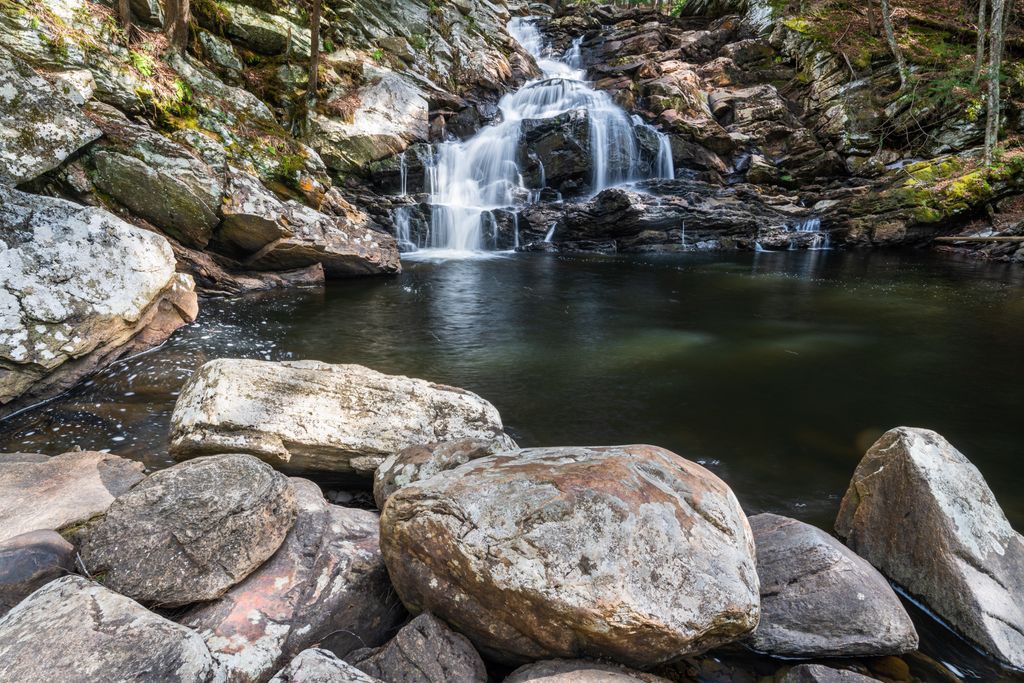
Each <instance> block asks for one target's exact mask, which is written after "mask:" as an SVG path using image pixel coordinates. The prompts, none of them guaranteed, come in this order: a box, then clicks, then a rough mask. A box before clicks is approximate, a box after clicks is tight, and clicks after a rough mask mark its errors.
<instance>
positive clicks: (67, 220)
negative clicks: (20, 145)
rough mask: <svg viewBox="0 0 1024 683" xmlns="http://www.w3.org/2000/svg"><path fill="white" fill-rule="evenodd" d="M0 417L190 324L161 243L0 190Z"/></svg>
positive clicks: (91, 214) (95, 212)
mask: <svg viewBox="0 0 1024 683" xmlns="http://www.w3.org/2000/svg"><path fill="white" fill-rule="evenodd" d="M0 273H3V277H2V278H0V417H3V416H4V415H5V414H8V413H10V412H13V411H14V410H16V409H17V408H19V407H21V406H23V405H25V404H26V403H27V402H29V401H31V400H38V399H42V398H47V397H50V396H53V395H55V394H57V393H59V392H60V391H63V390H64V389H66V388H68V387H69V386H70V385H71V384H73V383H74V382H75V381H77V380H78V379H80V378H81V377H82V376H84V375H86V374H88V373H90V372H92V371H94V370H96V369H97V368H100V367H103V366H105V365H107V364H109V363H111V362H113V361H114V360H116V359H117V358H119V357H121V356H123V355H125V354H127V353H130V352H132V351H141V350H143V349H145V348H149V347H150V346H154V345H156V344H159V343H162V342H163V341H164V340H166V339H167V337H168V336H170V334H171V332H173V331H174V330H175V329H177V328H178V327H180V326H181V325H184V324H185V323H186V322H191V321H192V320H194V319H195V316H196V313H197V300H196V295H195V292H194V291H193V290H194V283H193V281H192V278H191V277H189V276H188V275H180V274H178V273H176V272H175V261H174V254H173V253H172V251H171V247H170V245H169V244H168V243H167V240H166V239H164V238H163V237H162V236H160V235H158V234H156V233H152V232H148V231H145V230H140V229H138V228H135V227H133V226H131V225H129V224H127V223H125V222H124V221H122V220H121V219H119V218H117V217H116V216H114V215H113V214H111V213H108V212H106V211H104V210H102V209H97V208H93V207H84V206H78V205H76V204H72V203H71V202H68V201H64V200H62V199H54V198H51V197H41V196H36V195H30V194H26V193H23V192H18V191H16V190H10V189H7V188H3V187H0Z"/></svg>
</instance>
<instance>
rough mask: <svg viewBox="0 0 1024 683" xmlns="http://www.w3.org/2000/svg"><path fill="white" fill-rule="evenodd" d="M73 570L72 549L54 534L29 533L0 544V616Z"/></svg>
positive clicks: (45, 532) (44, 532)
mask: <svg viewBox="0 0 1024 683" xmlns="http://www.w3.org/2000/svg"><path fill="white" fill-rule="evenodd" d="M74 567H75V547H74V546H73V545H71V544H70V543H68V542H67V541H65V540H64V538H63V537H62V536H61V535H60V534H58V533H57V532H56V531H29V532H27V533H24V534H19V535H18V536H14V537H13V538H9V539H7V540H6V541H0V617H2V616H3V615H5V614H7V612H9V611H10V609H11V608H12V607H14V606H15V605H17V604H18V603H19V602H21V601H22V600H23V599H25V598H26V597H28V595H29V594H30V593H32V592H33V591H35V590H36V589H37V588H39V587H40V586H42V585H44V584H47V583H49V582H50V581H53V580H54V579H59V578H60V577H62V576H66V575H67V574H71V573H72V572H74Z"/></svg>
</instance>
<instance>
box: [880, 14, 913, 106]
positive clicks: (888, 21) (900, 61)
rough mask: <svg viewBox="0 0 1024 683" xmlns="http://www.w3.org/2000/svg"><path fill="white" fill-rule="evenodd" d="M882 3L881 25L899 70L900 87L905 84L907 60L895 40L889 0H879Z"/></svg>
mask: <svg viewBox="0 0 1024 683" xmlns="http://www.w3.org/2000/svg"><path fill="white" fill-rule="evenodd" d="M881 4H882V27H883V28H885V39H886V41H888V43H889V50H890V51H891V52H892V56H893V58H894V59H895V60H896V68H897V69H899V72H900V88H903V87H904V86H906V84H907V76H908V73H907V60H905V59H904V58H903V51H902V50H900V45H899V43H897V42H896V31H894V30H893V27H892V9H891V8H890V7H889V0H881Z"/></svg>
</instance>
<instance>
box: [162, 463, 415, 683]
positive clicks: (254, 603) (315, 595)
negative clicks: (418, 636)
mask: <svg viewBox="0 0 1024 683" xmlns="http://www.w3.org/2000/svg"><path fill="white" fill-rule="evenodd" d="M292 486H293V487H294V489H295V494H296V507H297V509H298V515H297V517H296V520H295V525H294V526H293V527H292V529H291V531H289V532H288V536H287V537H286V538H285V541H284V543H283V544H282V546H281V548H280V549H279V550H278V551H277V552H276V553H275V554H274V556H273V557H271V558H270V559H269V560H268V561H267V562H265V563H263V565H261V566H260V568H259V569H257V570H256V571H254V572H253V573H252V574H250V575H249V576H248V577H247V578H246V579H245V580H244V581H242V582H241V583H239V584H238V585H236V586H234V587H233V588H231V589H230V590H228V592H227V593H225V594H224V595H223V596H222V597H221V598H219V599H218V600H216V601H214V602H209V603H205V604H202V605H199V606H197V607H195V608H193V609H192V610H190V611H189V612H188V613H186V614H185V615H184V616H183V617H181V619H179V621H180V623H182V624H184V625H186V626H189V627H190V628H193V629H195V630H196V631H197V632H198V633H199V634H200V635H202V636H203V638H204V639H205V640H206V643H207V645H208V646H209V648H210V651H211V652H212V653H213V657H214V659H215V660H216V662H217V666H218V669H219V670H220V679H222V680H225V681H232V682H235V683H241V682H246V683H249V682H253V681H265V680H266V679H267V678H268V677H269V676H270V675H271V674H272V673H274V672H275V671H277V670H278V669H280V668H281V667H282V666H283V665H284V664H285V663H286V662H287V661H288V660H290V659H291V658H292V657H295V656H297V655H298V654H299V653H300V652H301V651H302V650H305V649H306V648H309V647H312V646H313V645H314V644H318V645H319V646H320V647H323V648H326V649H329V650H331V651H333V652H334V653H335V654H339V655H345V654H347V653H348V652H349V651H350V650H352V649H353V648H356V647H372V646H376V645H379V644H381V643H383V642H384V641H385V640H386V638H387V637H388V636H390V635H391V634H392V633H393V632H394V630H395V629H397V628H398V627H399V625H400V624H401V620H402V619H403V618H404V617H405V610H404V609H403V608H402V606H401V604H400V603H399V602H398V599H397V598H396V597H395V595H394V592H393V591H392V590H391V582H390V580H389V579H388V574H387V569H386V568H385V567H384V560H383V558H382V557H381V554H380V545H379V542H378V526H379V524H378V518H377V515H376V514H374V513H372V512H369V511H367V510H357V509H350V508H342V507H338V506H337V505H330V504H328V503H327V502H326V501H325V500H324V497H323V494H322V493H321V492H320V489H319V487H317V486H316V484H314V483H312V482H310V481H306V480H305V479H292Z"/></svg>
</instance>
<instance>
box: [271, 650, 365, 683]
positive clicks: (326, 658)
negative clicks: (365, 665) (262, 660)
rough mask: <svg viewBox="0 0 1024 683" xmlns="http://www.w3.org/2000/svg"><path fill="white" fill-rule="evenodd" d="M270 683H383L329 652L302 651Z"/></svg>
mask: <svg viewBox="0 0 1024 683" xmlns="http://www.w3.org/2000/svg"><path fill="white" fill-rule="evenodd" d="M270 683H382V681H380V680H378V679H376V678H372V677H370V676H367V675H366V674H364V673H363V672H362V671H360V670H359V669H357V668H355V667H354V666H352V665H351V664H347V663H345V662H344V661H342V660H341V659H338V657H337V655H335V654H334V653H332V652H328V651H327V650H321V649H318V648H311V649H309V650H304V651H302V652H301V653H300V654H299V656H298V657H296V658H295V659H293V660H292V661H291V662H289V663H288V666H286V667H285V668H283V669H281V671H279V672H278V673H277V675H276V676H274V677H273V678H272V679H270Z"/></svg>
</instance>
